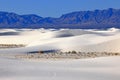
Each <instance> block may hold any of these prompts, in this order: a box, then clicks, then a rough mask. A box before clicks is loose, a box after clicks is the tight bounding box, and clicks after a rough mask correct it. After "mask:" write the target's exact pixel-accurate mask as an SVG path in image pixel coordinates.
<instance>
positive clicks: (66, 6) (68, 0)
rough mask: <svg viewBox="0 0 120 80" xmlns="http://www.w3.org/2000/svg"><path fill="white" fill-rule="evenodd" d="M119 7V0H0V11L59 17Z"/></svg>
mask: <svg viewBox="0 0 120 80" xmlns="http://www.w3.org/2000/svg"><path fill="white" fill-rule="evenodd" d="M107 8H115V9H119V8H120V0H0V11H7V12H15V13H17V14H37V15H39V16H42V17H48V16H49V17H60V16H61V15H62V14H65V13H69V12H74V11H81V10H82V11H83V10H95V9H107Z"/></svg>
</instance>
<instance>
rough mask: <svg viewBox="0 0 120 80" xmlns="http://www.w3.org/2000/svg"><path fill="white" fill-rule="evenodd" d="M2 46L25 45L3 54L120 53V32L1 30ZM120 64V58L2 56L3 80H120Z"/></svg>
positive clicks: (0, 73)
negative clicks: (44, 51) (54, 52)
mask: <svg viewBox="0 0 120 80" xmlns="http://www.w3.org/2000/svg"><path fill="white" fill-rule="evenodd" d="M0 44H25V45H26V47H21V48H9V49H0V55H2V54H6V55H9V54H10V55H14V54H24V53H28V52H32V51H38V50H62V51H72V50H76V51H81V52H120V30H119V29H115V28H111V29H108V30H79V29H61V30H55V29H2V30H1V31H0ZM119 61H120V57H119V56H116V57H115V56H112V57H101V58H90V59H77V60H74V59H72V60H70V59H69V60H65V59H63V60H50V59H48V60H44V59H43V60H40V59H39V60H31V61H27V60H20V59H11V58H5V57H1V56H0V80H120V62H119Z"/></svg>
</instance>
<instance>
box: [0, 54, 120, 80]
mask: <svg viewBox="0 0 120 80" xmlns="http://www.w3.org/2000/svg"><path fill="white" fill-rule="evenodd" d="M119 61H120V57H119V56H118V57H113V56H112V57H102V58H93V59H78V60H56V61H53V60H44V59H43V60H39V61H36V60H35V61H26V60H19V59H9V58H1V57H0V80H119V79H120V63H119Z"/></svg>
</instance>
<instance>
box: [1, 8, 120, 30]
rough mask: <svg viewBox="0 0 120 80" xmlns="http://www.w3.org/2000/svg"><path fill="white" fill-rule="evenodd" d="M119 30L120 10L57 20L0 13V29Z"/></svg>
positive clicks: (89, 13)
mask: <svg viewBox="0 0 120 80" xmlns="http://www.w3.org/2000/svg"><path fill="white" fill-rule="evenodd" d="M41 27H43V28H56V29H57V28H81V29H83V28H84V29H88V28H91V29H106V28H111V27H116V28H120V9H112V8H109V9H105V10H94V11H78V12H72V13H68V14H64V15H62V16H61V17H59V18H51V17H47V18H43V17H40V16H37V15H34V14H29V15H18V14H16V13H8V12H0V28H41Z"/></svg>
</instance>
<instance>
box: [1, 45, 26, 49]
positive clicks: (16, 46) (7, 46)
mask: <svg viewBox="0 0 120 80" xmlns="http://www.w3.org/2000/svg"><path fill="white" fill-rule="evenodd" d="M19 47H25V45H24V44H0V49H2V48H19Z"/></svg>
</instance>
